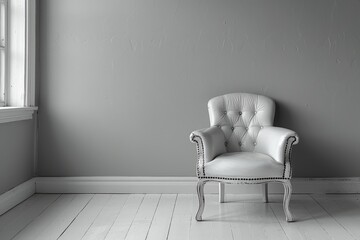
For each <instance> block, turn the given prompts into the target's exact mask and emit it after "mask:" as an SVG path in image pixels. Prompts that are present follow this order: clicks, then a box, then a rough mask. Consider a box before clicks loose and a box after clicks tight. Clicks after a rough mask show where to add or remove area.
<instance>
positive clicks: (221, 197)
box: [219, 183, 225, 203]
mask: <svg viewBox="0 0 360 240" xmlns="http://www.w3.org/2000/svg"><path fill="white" fill-rule="evenodd" d="M224 201H225V183H219V202H220V203H223V202H224Z"/></svg>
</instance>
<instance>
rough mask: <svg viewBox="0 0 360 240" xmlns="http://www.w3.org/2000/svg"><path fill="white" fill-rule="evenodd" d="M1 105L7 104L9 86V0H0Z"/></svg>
mask: <svg viewBox="0 0 360 240" xmlns="http://www.w3.org/2000/svg"><path fill="white" fill-rule="evenodd" d="M0 13H1V14H0V107H4V106H6V95H5V92H6V90H5V89H6V87H7V66H8V63H7V56H8V53H7V51H8V50H7V46H8V41H7V35H8V33H7V25H8V24H7V15H8V13H7V0H0Z"/></svg>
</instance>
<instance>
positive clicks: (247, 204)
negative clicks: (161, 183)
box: [0, 194, 360, 240]
mask: <svg viewBox="0 0 360 240" xmlns="http://www.w3.org/2000/svg"><path fill="white" fill-rule="evenodd" d="M282 198H283V196H282V195H274V194H273V195H270V196H269V203H267V204H266V203H263V202H262V198H261V196H260V195H237V194H227V195H226V198H225V203H219V202H218V196H217V195H216V194H207V195H205V201H206V204H205V209H204V213H203V221H201V222H197V221H196V220H195V214H196V212H197V209H198V198H197V195H195V194H62V195H60V194H35V195H34V196H32V197H30V198H29V199H27V200H25V201H24V202H23V203H21V204H19V205H17V206H16V207H14V208H13V209H12V210H10V211H8V212H7V213H5V214H3V215H2V216H0V239H1V240H8V239H26V240H42V239H46V240H52V239H59V240H67V239H71V240H81V239H86V240H89V239H96V240H101V239H106V240H111V239H116V240H124V239H125V240H202V239H206V240H211V239H213V240H218V239H221V240H240V239H246V240H248V239H250V240H251V239H261V240H263V239H276V240H287V239H289V240H298V239H302V240H303V239H304V240H311V239H314V240H322V239H324V240H325V239H326V240H327V239H332V240H337V239H339V240H355V239H359V240H360V227H359V223H360V195H359V194H353V195H346V194H338V195H308V194H303V195H293V196H292V199H291V203H290V209H291V211H292V213H293V215H294V218H295V222H292V223H288V222H286V221H285V215H284V211H283V207H282Z"/></svg>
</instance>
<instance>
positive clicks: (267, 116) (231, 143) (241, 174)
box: [190, 93, 299, 221]
mask: <svg viewBox="0 0 360 240" xmlns="http://www.w3.org/2000/svg"><path fill="white" fill-rule="evenodd" d="M208 110H209V117H210V127H209V128H205V129H200V130H196V131H193V132H192V133H191V135H190V140H191V141H192V142H195V143H196V146H197V158H198V161H197V168H196V174H197V176H198V178H199V183H198V194H199V201H200V206H199V211H198V214H197V217H196V219H197V220H201V214H202V211H203V205H201V198H202V199H203V196H202V195H203V190H202V188H203V185H204V183H205V182H207V181H217V182H224V183H245V184H253V183H267V182H281V183H283V185H284V188H285V199H284V210H285V213H286V218H287V220H288V221H291V220H292V216H291V213H290V211H289V209H288V203H289V201H290V197H289V196H290V195H291V183H290V181H289V180H290V179H291V174H292V169H291V162H290V156H291V149H292V146H293V145H294V144H297V143H298V141H299V138H298V135H297V134H296V133H295V132H294V131H292V130H289V129H285V128H280V127H273V126H272V125H273V121H274V114H275V103H274V101H273V100H272V99H270V98H268V97H265V96H261V95H256V94H249V93H232V94H226V95H223V96H218V97H214V98H212V99H210V100H209V102H208ZM266 186H267V185H266ZM266 199H267V196H266Z"/></svg>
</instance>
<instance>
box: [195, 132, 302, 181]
mask: <svg viewBox="0 0 360 240" xmlns="http://www.w3.org/2000/svg"><path fill="white" fill-rule="evenodd" d="M195 138H198V139H200V143H199V141H197V140H196V139H195ZM290 139H293V141H291V142H290ZM192 141H194V142H195V143H196V150H197V157H198V161H197V162H198V163H197V175H198V178H199V179H209V180H210V179H212V180H214V179H215V180H228V181H263V180H290V179H291V168H290V173H289V177H285V173H286V167H287V165H288V164H290V162H291V161H290V160H291V151H292V146H293V144H294V142H295V141H296V137H295V136H290V137H289V138H288V139H287V141H286V145H285V149H284V170H283V176H282V177H265V178H229V177H211V176H206V174H205V158H204V157H205V154H204V143H203V141H202V138H201V137H200V136H198V135H193V137H192ZM289 143H290V144H289ZM200 144H201V147H202V152H200V147H199V146H200ZM288 146H289V148H288ZM287 150H288V151H287ZM201 156H202V162H203V164H202V170H203V172H202V173H203V176H200V166H199V163H200V157H201ZM249 184H250V183H249Z"/></svg>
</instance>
